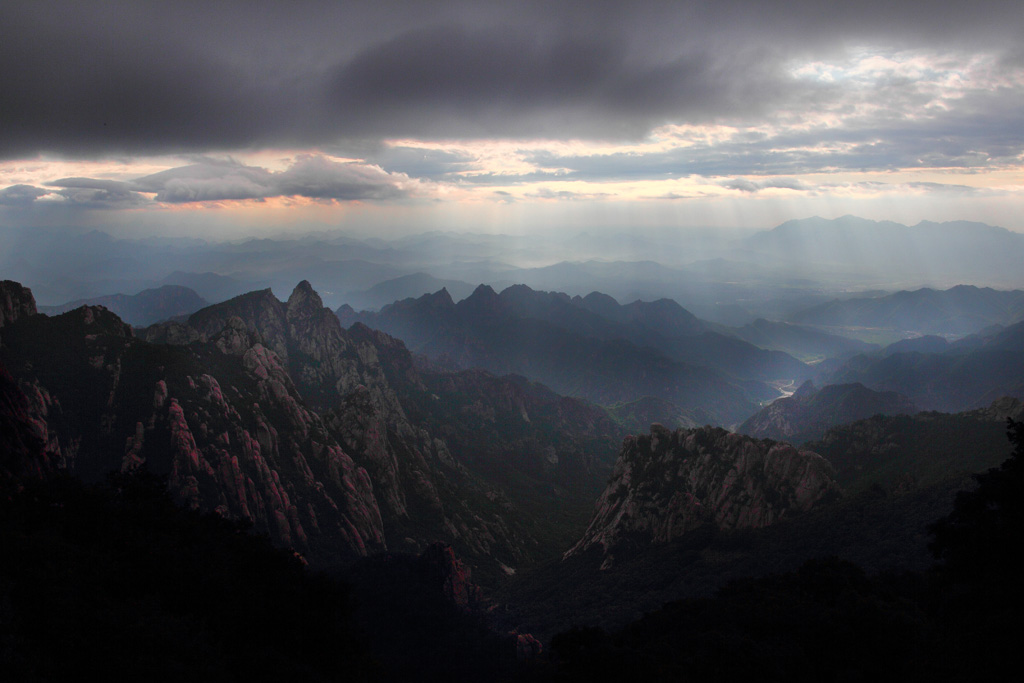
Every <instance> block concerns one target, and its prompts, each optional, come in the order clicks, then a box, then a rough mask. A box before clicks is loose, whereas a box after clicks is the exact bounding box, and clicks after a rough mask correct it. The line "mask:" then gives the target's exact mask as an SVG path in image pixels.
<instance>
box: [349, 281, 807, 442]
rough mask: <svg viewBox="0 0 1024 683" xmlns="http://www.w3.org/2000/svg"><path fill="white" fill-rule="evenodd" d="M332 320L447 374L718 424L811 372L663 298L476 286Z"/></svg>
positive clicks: (746, 412) (734, 418)
mask: <svg viewBox="0 0 1024 683" xmlns="http://www.w3.org/2000/svg"><path fill="white" fill-rule="evenodd" d="M338 314H339V316H341V317H342V318H343V319H344V321H345V322H347V323H351V322H353V321H361V322H365V323H366V324H368V325H370V326H371V327H375V328H378V329H381V330H383V331H385V332H387V333H388V334H392V335H394V336H397V337H399V338H402V339H404V340H405V341H406V343H407V344H409V347H410V348H411V349H412V350H413V351H414V352H416V353H422V354H424V355H426V356H427V357H429V358H432V359H435V360H442V361H444V362H445V363H448V364H450V365H453V366H455V367H460V368H471V367H480V368H484V369H487V370H490V371H492V372H495V373H499V374H500V373H518V374H522V375H525V376H527V377H529V378H531V379H534V380H537V381H540V382H543V383H544V384H546V385H548V386H550V387H551V388H552V389H554V390H555V391H558V392H561V393H565V394H571V395H577V396H582V397H584V398H587V399H589V400H591V401H594V402H596V403H601V404H605V405H610V404H614V403H621V402H630V401H634V400H637V399H638V398H642V397H644V396H653V397H656V398H659V399H664V400H667V401H669V402H671V403H674V404H676V405H678V406H680V407H682V408H683V409H684V410H686V411H687V412H690V413H691V414H693V415H695V416H697V417H698V419H699V420H703V421H712V422H717V423H720V424H728V423H731V422H735V421H737V420H740V419H743V418H744V417H746V416H747V415H749V414H750V413H752V412H754V410H755V409H756V402H757V401H760V400H764V399H766V398H770V397H772V396H773V395H777V394H776V392H775V391H774V390H772V389H771V388H770V387H768V386H767V385H766V384H764V383H763V382H764V381H765V380H769V379H778V378H797V379H803V378H806V377H808V376H810V374H812V371H811V369H810V368H809V367H808V366H806V365H804V364H803V363H801V362H799V361H797V360H796V359H794V358H792V357H791V356H789V355H787V354H785V353H782V352H778V351H767V350H764V349H759V348H757V347H755V346H753V345H752V344H749V343H747V342H744V341H742V340H740V339H736V338H733V337H728V336H725V335H722V334H720V333H717V332H713V331H709V330H708V329H707V327H706V325H705V324H704V323H702V322H701V321H700V320H699V319H697V318H696V317H695V316H693V314H691V313H689V312H688V311H686V310H685V309H683V308H682V307H681V306H679V305H678V304H676V303H675V302H673V301H670V300H667V299H666V300H660V301H655V302H640V301H637V302H634V303H632V304H628V305H625V306H623V305H620V304H618V302H616V301H615V300H614V299H612V298H611V297H607V296H604V295H601V294H599V293H592V294H590V295H588V296H587V297H569V296H568V295H565V294H561V293H553V292H537V291H534V290H532V289H530V288H529V287H526V286H525V285H516V286H513V287H509V288H507V289H505V290H504V291H502V292H501V293H500V294H498V293H496V292H495V291H494V290H493V289H491V288H490V287H488V286H486V285H481V286H479V287H478V288H477V289H476V291H474V293H473V294H472V295H471V296H469V297H468V298H466V299H464V300H462V301H460V302H459V303H457V304H456V303H454V302H453V301H452V298H451V297H450V296H449V295H448V292H447V291H446V290H441V291H439V292H436V293H434V294H430V295H425V296H423V297H420V298H418V299H406V300H403V301H399V302H395V303H394V304H392V305H390V306H386V307H385V308H384V309H382V310H381V311H380V312H379V313H369V312H363V313H361V314H354V313H353V312H351V311H349V310H347V309H345V310H340V311H339V312H338Z"/></svg>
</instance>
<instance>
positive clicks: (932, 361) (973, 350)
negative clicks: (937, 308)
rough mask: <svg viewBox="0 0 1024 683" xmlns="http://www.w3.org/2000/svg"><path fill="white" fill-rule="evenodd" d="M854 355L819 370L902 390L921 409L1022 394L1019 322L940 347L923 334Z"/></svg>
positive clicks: (835, 378)
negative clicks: (916, 340)
mask: <svg viewBox="0 0 1024 683" xmlns="http://www.w3.org/2000/svg"><path fill="white" fill-rule="evenodd" d="M918 347H919V348H920V347H923V348H926V349H928V350H932V349H937V350H938V351H939V352H923V351H921V350H916V349H915V348H914V345H913V344H909V343H906V342H897V343H896V344H894V345H893V347H889V348H887V349H883V350H882V351H879V352H876V353H869V354H861V355H858V356H854V357H853V358H851V359H849V360H848V361H846V362H845V363H843V364H841V365H840V366H839V367H837V368H835V369H829V370H827V371H826V372H824V373H823V377H822V378H821V379H822V381H824V382H826V383H829V384H849V383H853V382H859V383H861V384H864V385H865V386H867V387H869V388H871V389H874V390H876V391H895V392H898V393H900V394H903V395H905V396H906V397H907V398H909V399H910V400H911V401H913V402H914V404H916V405H917V406H918V407H919V408H921V409H922V410H942V411H945V412H959V411H962V410H972V409H976V408H982V407H984V406H987V405H989V404H990V403H991V402H992V401H994V400H996V399H997V398H1000V397H1002V396H1015V397H1017V398H1024V322H1019V323H1016V324H1014V325H1010V326H1008V327H1004V328H998V327H997V328H992V329H989V330H987V331H986V333H985V334H979V335H971V336H969V337H966V338H964V339H962V340H960V341H958V342H956V343H954V344H948V345H947V346H946V349H945V350H943V346H942V344H941V343H940V342H936V341H935V340H932V339H929V340H925V341H924V342H919V343H918Z"/></svg>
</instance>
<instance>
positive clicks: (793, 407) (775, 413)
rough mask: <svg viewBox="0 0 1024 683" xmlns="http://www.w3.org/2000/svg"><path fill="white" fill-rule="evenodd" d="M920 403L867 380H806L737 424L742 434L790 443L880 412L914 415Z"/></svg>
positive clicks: (816, 435)
mask: <svg viewBox="0 0 1024 683" xmlns="http://www.w3.org/2000/svg"><path fill="white" fill-rule="evenodd" d="M916 412H917V407H916V406H915V405H914V404H913V403H911V402H910V401H909V400H908V399H907V397H906V396H902V395H900V394H897V393H896V392H893V391H886V392H880V391H872V390H871V389H868V388H867V387H865V386H864V385H863V384H857V383H854V384H828V385H826V386H824V387H821V388H820V389H819V388H817V387H815V386H814V384H813V382H811V381H810V380H808V381H807V382H805V383H804V384H803V385H802V386H801V387H800V388H799V389H798V390H797V391H796V392H795V393H794V394H793V395H792V396H787V397H786V398H780V399H777V400H775V401H772V402H771V403H770V404H769V405H767V406H765V407H764V408H762V409H761V410H760V411H759V412H758V413H757V414H756V415H753V416H751V417H750V418H749V419H748V420H747V421H746V422H744V423H743V424H741V425H740V426H739V427H737V431H738V432H740V433H741V434H749V435H750V436H754V437H757V438H761V439H764V438H769V439H776V440H779V441H789V442H790V443H796V444H799V443H803V442H804V441H808V440H811V439H817V438H820V437H821V435H822V434H824V433H825V431H826V430H827V429H828V428H829V427H834V426H836V425H841V424H846V423H847V422H853V421H855V420H861V419H863V418H866V417H870V416H872V415H876V414H882V415H893V414H897V413H903V414H907V415H912V414H913V413H916Z"/></svg>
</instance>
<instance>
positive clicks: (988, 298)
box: [790, 285, 1024, 336]
mask: <svg viewBox="0 0 1024 683" xmlns="http://www.w3.org/2000/svg"><path fill="white" fill-rule="evenodd" d="M790 319H791V320H792V322H795V323H802V324H807V325H821V326H827V327H871V328H883V329H888V330H895V331H910V332H914V333H917V334H922V335H946V336H963V335H966V334H971V333H974V332H978V331H979V330H982V329H983V328H986V327H989V326H991V325H1008V324H1012V323H1015V322H1018V321H1020V320H1021V319H1024V291H1021V290H1012V291H1000V290H995V289H990V288H988V287H985V288H980V287H973V286H970V285H959V286H956V287H953V288H951V289H947V290H935V289H928V288H924V289H918V290H915V291H901V292H896V293H894V294H889V295H887V296H881V297H874V298H854V299H843V300H839V299H836V300H833V301H831V302H829V303H825V304H821V305H819V306H814V307H812V308H809V309H805V310H803V311H799V312H797V313H795V314H793V315H792V316H791V318H790Z"/></svg>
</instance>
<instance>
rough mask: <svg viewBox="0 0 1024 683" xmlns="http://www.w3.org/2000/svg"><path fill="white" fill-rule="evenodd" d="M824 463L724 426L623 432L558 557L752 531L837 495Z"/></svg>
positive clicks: (609, 559)
mask: <svg viewBox="0 0 1024 683" xmlns="http://www.w3.org/2000/svg"><path fill="white" fill-rule="evenodd" d="M838 492H839V489H838V487H837V485H836V483H835V481H834V479H833V470H832V467H831V466H830V465H829V464H828V462H827V461H826V460H825V459H824V458H822V457H821V456H819V455H817V454H816V453H812V452H810V451H802V450H797V449H796V448H794V447H792V446H790V445H788V444H784V443H775V442H773V441H769V440H756V439H752V438H750V437H746V436H741V435H739V434H732V433H729V432H727V431H725V430H723V429H718V428H713V427H702V428H699V429H691V430H685V429H679V430H676V431H674V432H673V431H669V430H668V429H666V428H665V427H662V426H661V425H657V424H656V425H652V426H651V432H650V434H646V435H639V436H631V437H628V438H627V439H626V440H625V442H624V443H623V445H622V451H621V452H620V453H619V458H618V460H617V461H616V463H615V471H614V473H613V474H612V478H611V480H610V481H609V482H608V486H607V488H606V489H605V490H604V492H603V493H602V494H601V497H600V498H599V499H598V501H597V504H596V507H595V512H594V516H593V518H592V520H591V522H590V526H589V527H588V528H587V531H586V532H585V533H584V535H583V537H582V538H581V539H580V540H579V542H577V543H576V545H575V546H573V547H572V548H571V549H570V550H568V551H567V552H566V553H565V557H570V556H572V555H575V554H580V553H584V552H586V551H587V550H588V549H590V548H592V547H595V546H599V547H600V548H601V550H602V552H603V555H604V557H605V560H604V566H609V565H610V563H611V562H612V558H613V557H614V555H613V553H614V551H615V549H616V548H617V547H618V546H620V545H621V544H623V543H630V542H638V543H641V544H648V543H652V542H653V543H667V542H670V541H672V540H674V539H676V538H679V537H681V536H683V535H684V534H686V533H688V532H691V531H694V530H695V529H697V528H699V527H701V526H704V525H711V526H713V527H715V528H718V529H723V530H733V529H752V528H755V529H756V528H761V527H764V526H768V525H770V524H772V523H773V522H776V521H778V520H780V519H782V518H783V517H786V516H789V515H793V514H796V513H800V512H804V511H807V510H809V509H811V508H812V507H813V506H815V505H816V504H818V503H820V502H822V501H826V500H829V499H830V498H833V497H835V496H837V495H838Z"/></svg>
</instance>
